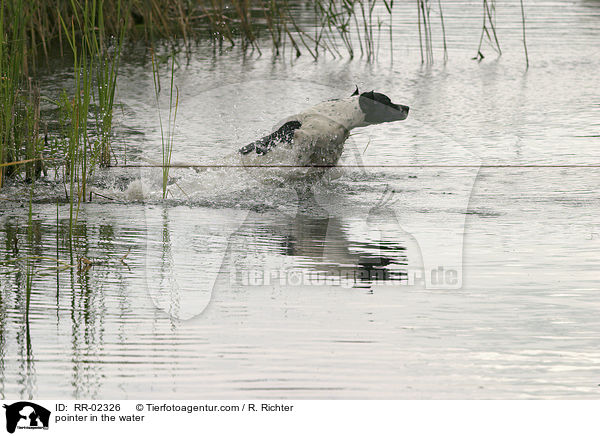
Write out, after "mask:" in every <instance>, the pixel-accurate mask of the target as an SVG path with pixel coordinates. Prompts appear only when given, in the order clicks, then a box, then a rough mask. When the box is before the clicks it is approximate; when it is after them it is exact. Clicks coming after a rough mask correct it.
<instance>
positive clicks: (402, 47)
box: [0, 1, 600, 398]
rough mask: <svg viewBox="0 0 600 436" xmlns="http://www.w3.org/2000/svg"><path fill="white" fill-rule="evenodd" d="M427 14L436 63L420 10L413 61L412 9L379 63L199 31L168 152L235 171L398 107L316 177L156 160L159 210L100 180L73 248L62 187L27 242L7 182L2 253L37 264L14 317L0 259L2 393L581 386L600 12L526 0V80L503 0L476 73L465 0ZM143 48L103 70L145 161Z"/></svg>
mask: <svg viewBox="0 0 600 436" xmlns="http://www.w3.org/2000/svg"><path fill="white" fill-rule="evenodd" d="M443 7H444V18H445V24H446V32H447V41H448V47H449V62H448V63H447V64H444V63H443V52H442V50H441V47H442V45H441V33H440V31H439V30H440V29H439V24H438V23H436V22H435V21H436V20H437V15H436V11H437V9H436V7H434V11H433V17H434V18H433V23H434V28H433V30H432V33H433V35H434V38H435V41H434V48H435V53H434V55H435V59H436V63H435V64H434V65H433V66H431V67H424V66H422V65H421V62H420V54H419V44H418V29H417V27H416V24H415V23H416V11H415V10H414V5H412V3H411V4H406V5H404V4H401V5H398V8H397V9H396V10H395V12H394V18H393V20H394V21H393V23H394V50H393V62H392V60H391V54H390V49H389V39H388V37H389V35H388V34H387V33H386V31H385V30H384V31H383V33H382V35H381V38H380V40H379V41H380V48H379V52H378V61H377V62H376V63H374V64H369V63H366V62H364V61H361V60H360V59H355V60H352V61H350V60H348V59H347V58H346V59H332V58H331V57H323V58H320V59H319V60H318V61H316V62H315V61H314V60H313V59H312V58H310V57H309V56H303V57H300V58H299V59H291V58H290V56H289V53H287V54H286V56H285V58H284V59H280V60H273V58H272V57H271V56H270V55H269V54H268V53H263V56H261V57H258V56H244V55H243V54H242V53H240V52H239V51H238V50H237V49H235V48H234V49H229V50H228V52H227V53H225V54H224V55H222V56H218V57H216V58H215V57H213V54H212V48H211V47H210V45H208V44H204V45H203V44H201V45H199V46H198V47H197V48H195V49H194V52H193V56H192V57H191V59H190V61H189V63H188V64H185V62H183V63H182V64H181V66H180V67H179V68H178V69H177V71H176V73H175V74H176V75H175V83H176V84H177V86H178V88H179V92H180V97H179V99H180V103H179V108H178V116H177V127H176V131H175V141H174V143H175V147H174V152H173V161H174V162H176V163H188V164H199V165H212V164H215V165H222V164H223V163H231V162H235V159H234V158H232V157H231V155H232V154H234V152H235V150H237V149H238V148H239V147H240V146H242V145H244V144H246V143H248V142H251V141H252V140H254V139H256V138H257V137H260V136H262V135H264V134H266V133H268V132H269V131H270V129H272V128H273V126H274V125H276V123H277V122H278V121H279V120H280V119H282V118H285V117H286V116H288V115H290V114H293V113H295V112H298V111H300V110H303V109H304V108H306V107H307V106H310V105H312V104H315V103H318V102H320V101H322V100H324V99H327V98H339V97H343V96H346V95H349V94H351V93H352V92H353V90H354V86H355V84H357V85H358V86H359V87H360V89H361V90H370V89H375V90H376V91H380V92H384V93H386V94H388V95H389V96H390V97H391V98H392V100H393V101H395V102H398V103H401V104H407V105H409V106H411V113H410V116H409V118H408V119H407V120H406V121H404V122H400V123H393V124H389V125H381V126H372V127H368V128H364V129H358V130H356V131H354V132H353V133H354V134H353V135H352V136H351V137H350V139H349V140H348V142H347V145H346V151H345V153H344V156H343V158H342V162H341V165H343V166H344V168H341V169H339V170H335V171H334V172H332V173H330V174H328V175H326V176H324V177H322V178H320V179H319V180H312V181H310V182H307V181H303V180H294V181H290V180H289V179H287V178H286V177H285V172H284V173H283V174H282V172H281V170H277V169H270V170H265V169H252V168H210V169H202V170H198V171H196V170H194V169H188V168H186V169H176V170H173V171H172V173H171V181H170V185H169V190H170V194H169V199H168V200H167V201H166V202H163V201H162V200H161V195H162V191H161V184H160V177H161V174H160V171H156V170H155V169H151V168H126V169H125V168H112V169H110V170H104V171H100V172H99V173H98V175H97V177H96V178H95V180H94V182H93V183H92V188H91V189H92V191H93V192H94V193H96V194H100V195H103V196H104V197H100V196H95V197H93V201H92V202H91V203H87V204H82V206H81V208H80V210H79V216H78V223H77V225H76V227H75V228H74V230H73V232H74V238H73V246H74V251H73V255H71V253H70V251H69V249H68V237H67V235H68V214H69V212H68V206H67V205H64V204H59V205H58V207H57V205H56V200H57V199H60V201H62V195H63V194H62V193H63V187H62V185H57V184H56V183H55V182H53V181H52V180H49V181H45V182H42V184H41V185H40V186H38V188H39V191H38V194H36V201H35V202H34V205H33V215H32V231H31V233H30V236H28V230H27V228H28V226H27V220H28V217H27V215H28V213H27V212H28V202H27V194H26V192H23V190H22V188H19V187H8V188H7V189H5V190H3V191H2V193H1V197H2V199H0V207H1V208H2V215H1V216H0V240H1V241H2V244H1V245H0V259H2V260H10V259H14V258H17V257H23V256H27V255H30V256H37V257H36V258H31V259H30V263H31V264H32V265H34V268H35V275H34V278H33V286H32V295H31V306H30V312H29V322H28V323H26V322H25V318H24V313H25V304H26V302H25V287H26V286H25V276H26V275H25V272H26V265H27V263H26V261H25V260H23V261H21V262H19V263H17V264H16V266H13V265H14V264H10V267H9V264H3V265H2V266H0V268H2V269H1V270H0V272H1V273H0V394H1V395H2V397H3V398H15V397H20V398H60V397H63V398H64V397H67V398H198V397H204V398H248V397H259V398H270V397H277V398H595V397H597V395H598V383H600V380H599V379H598V373H599V372H598V371H599V369H600V352H598V348H599V347H598V340H597V338H598V337H599V336H600V322H599V321H598V316H597V313H598V312H597V311H598V308H599V304H598V303H599V302H600V297H599V296H598V295H599V294H598V280H597V275H598V269H599V266H600V257H599V256H598V248H599V243H600V222H599V221H598V213H597V212H598V207H599V205H600V190H599V188H598V185H599V183H598V182H599V181H600V180H599V176H600V169H598V168H595V167H581V166H582V165H591V164H598V163H599V162H600V160H599V154H600V152H599V148H598V127H599V123H598V119H599V117H598V115H599V108H600V106H599V105H598V94H597V90H598V89H599V85H600V83H599V82H600V80H599V79H598V75H597V72H598V70H599V58H598V37H599V36H600V21H599V20H600V4H599V3H598V2H595V1H576V2H560V1H532V2H526V8H527V15H528V27H527V41H528V47H529V56H530V68H529V69H528V70H526V69H525V61H524V56H523V52H522V45H521V40H520V38H521V29H520V25H521V21H520V9H519V4H518V2H517V3H514V4H512V3H511V4H501V3H499V4H498V5H497V12H498V17H497V25H498V33H499V39H500V44H501V47H502V50H503V56H502V57H500V58H497V57H496V56H495V55H494V54H493V50H492V49H491V48H490V46H489V45H484V49H483V53H484V55H485V56H486V57H485V59H484V60H483V61H482V62H481V63H477V62H476V61H473V60H471V57H473V56H474V55H475V54H476V49H477V44H478V41H479V32H480V25H481V22H480V17H481V16H480V8H481V5H479V4H478V3H475V2H448V3H443ZM298 13H299V14H300V15H301V16H302V17H303V19H305V20H306V23H305V24H307V25H308V24H309V23H310V22H311V17H310V14H309V13H307V12H305V11H299V12H298ZM384 29H385V27H384ZM354 37H355V41H356V35H355V36H354ZM145 56H146V55H145V54H144V52H143V50H132V51H130V52H129V54H128V57H127V58H126V59H125V61H124V64H123V66H122V75H121V77H120V80H119V84H118V88H119V89H118V100H119V102H120V103H121V104H122V109H121V110H118V111H117V113H116V121H115V122H116V129H115V130H116V134H117V140H116V141H115V144H116V146H115V152H116V155H117V156H118V158H119V159H120V163H125V155H126V156H127V157H126V162H127V163H129V164H131V163H138V164H139V163H141V164H146V163H147V162H148V161H160V159H161V158H160V138H161V135H160V128H159V123H158V116H157V111H156V103H155V101H154V91H153V83H152V73H151V68H150V67H149V64H148V59H147V57H145ZM163 77H167V75H166V67H165V73H164V74H163ZM163 80H164V79H163ZM65 83H68V72H61V71H59V72H58V73H56V74H55V75H52V76H48V78H47V81H46V82H45V83H44V87H45V89H46V90H47V92H48V93H49V94H51V93H52V92H54V91H53V90H56V89H60V88H61V87H62V86H63V85H64V84H65ZM164 86H167V85H166V80H165V83H164ZM166 94H168V92H166V91H165V92H163V96H162V100H161V109H162V113H163V120H164V118H165V117H166V116H167V114H168V95H166ZM493 165H496V167H491V166H493ZM499 165H508V166H511V167H498V166H499ZM531 165H546V167H531ZM317 179H318V177H317ZM105 197H109V198H110V199H108V198H105ZM28 238H29V239H28ZM29 240H30V241H31V242H28V241H29ZM57 247H58V248H57ZM56 257H58V258H59V259H60V260H61V262H63V263H61V264H58V265H57V263H56V260H55V259H56ZM80 258H84V259H85V260H79V259H80ZM86 261H87V262H91V265H89V266H88V265H87V264H86ZM69 265H70V266H69ZM57 267H58V268H57Z"/></svg>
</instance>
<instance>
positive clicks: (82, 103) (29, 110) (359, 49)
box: [0, 0, 528, 215]
mask: <svg viewBox="0 0 600 436" xmlns="http://www.w3.org/2000/svg"><path fill="white" fill-rule="evenodd" d="M301 4H302V6H303V7H304V8H309V10H312V13H313V15H314V24H313V25H312V26H311V28H310V30H306V29H303V28H302V27H301V26H300V25H299V24H298V23H297V20H296V18H295V14H294V13H293V12H294V10H295V8H298V6H299V4H292V3H290V1H289V0H44V1H41V2H36V1H33V0H1V5H0V103H1V104H2V108H1V109H0V189H1V188H2V186H3V184H4V183H5V182H6V180H7V179H9V178H20V179H21V180H24V181H26V182H32V181H34V180H35V179H36V178H37V177H39V176H40V174H42V173H43V172H44V173H45V172H46V171H47V170H48V168H52V169H54V170H55V171H56V172H57V173H59V174H60V172H62V176H63V181H64V183H65V185H66V186H68V188H67V189H65V190H66V191H67V194H66V197H67V201H69V202H70V203H71V204H73V203H74V202H75V203H79V202H80V201H86V198H87V194H88V188H87V180H88V179H89V177H90V176H91V175H92V174H93V172H94V170H95V169H96V168H98V167H108V166H111V164H113V163H114V162H115V160H116V156H115V155H114V152H113V151H112V149H111V137H112V117H113V107H114V103H115V91H116V83H117V82H116V81H117V77H118V71H119V60H120V56H121V51H122V47H123V43H124V41H125V40H126V39H128V40H143V41H145V42H146V43H147V44H148V46H150V47H151V48H154V47H156V45H157V44H164V43H165V42H166V43H167V44H174V45H177V44H180V42H181V41H183V44H184V45H185V46H186V48H189V46H190V45H191V44H192V43H193V42H194V41H195V40H198V39H202V38H207V37H208V38H209V39H210V40H211V41H212V42H213V43H214V46H215V49H219V48H221V47H222V46H223V45H224V44H229V45H241V47H242V48H244V49H249V50H255V51H256V52H260V50H261V47H260V45H259V43H258V41H259V38H260V40H261V41H262V43H263V44H264V43H265V41H266V40H268V41H270V44H271V46H272V48H273V53H274V54H275V55H276V56H284V55H286V54H287V55H291V56H300V55H301V54H302V53H305V54H308V55H310V56H312V57H313V58H314V59H318V58H319V56H322V55H323V54H329V55H331V56H333V57H350V58H353V57H355V56H360V57H362V58H363V59H366V60H367V61H374V60H375V59H376V57H377V51H378V47H379V44H378V41H379V38H380V36H381V33H382V30H387V29H388V28H389V39H390V46H391V47H392V46H393V32H392V14H393V7H394V0H307V1H306V2H303V3H301ZM432 4H433V0H417V3H416V6H417V14H418V23H417V25H418V29H419V38H420V47H421V60H422V62H423V63H428V64H430V63H432V62H433V42H432V41H433V35H432V30H431V20H432V19H433V17H432V16H431V15H432V14H431V7H432ZM482 5H483V26H482V31H481V38H480V42H479V48H478V50H477V56H476V58H479V59H481V58H483V55H482V54H481V44H482V42H483V40H484V37H486V38H487V39H488V40H489V41H490V42H491V43H492V44H493V47H495V48H496V49H497V51H498V52H499V53H501V51H500V44H499V42H498V38H497V35H496V30H495V0H482ZM376 6H379V7H380V11H381V10H382V11H384V14H385V13H387V14H388V16H389V25H388V23H387V20H382V19H381V16H380V15H376V14H374V10H375V8H376ZM437 7H438V12H439V19H440V22H441V31H442V35H441V36H442V37H443V48H444V61H445V60H446V59H447V46H446V29H445V25H444V17H443V12H442V2H441V0H438V2H437ZM521 11H522V14H523V39H524V38H525V20H524V13H525V12H524V9H523V5H522V2H521ZM384 18H385V17H384ZM384 24H385V25H384ZM179 48H181V47H179ZM524 48H525V55H526V58H527V62H528V57H527V51H526V50H527V47H526V45H525V41H524ZM56 51H60V53H61V55H66V54H68V55H69V57H70V58H71V59H72V61H73V77H74V88H73V89H71V90H69V91H67V90H63V91H62V93H61V95H58V96H44V97H43V98H44V99H45V100H51V101H52V102H53V103H54V104H55V105H56V107H57V108H58V113H59V114H60V117H59V118H60V120H59V124H60V128H59V129H58V131H52V132H48V131H47V129H46V127H45V126H44V125H43V123H42V122H41V119H40V93H39V90H38V88H37V87H36V85H35V83H34V81H33V80H32V79H31V77H32V75H33V73H34V71H35V70H36V68H37V67H38V66H39V64H42V63H44V62H45V61H46V60H47V59H48V57H49V56H50V53H53V52H56ZM184 51H185V48H184ZM152 52H153V53H154V52H155V51H154V49H153V50H152ZM156 68H157V66H156V65H155V62H154V56H153V69H156ZM156 71H157V70H156ZM157 78H158V76H157V75H156V74H155V80H156V79H157ZM159 89H160V87H159V86H157V87H156V92H157V94H158V92H159ZM174 89H175V88H174V85H173V83H171V102H172V103H173V102H175V103H176V102H177V96H176V95H174V94H173V90H174ZM157 102H158V99H157ZM157 109H159V108H157ZM169 110H170V115H169V123H168V132H167V133H168V134H167V137H166V138H165V136H164V135H163V141H162V148H163V164H167V163H168V162H169V161H170V155H171V152H172V147H173V141H172V135H171V133H172V129H173V127H174V124H173V123H174V120H175V115H176V107H175V112H174V114H173V120H171V114H172V110H173V108H170V109H169ZM161 128H162V126H161ZM55 130H56V129H55ZM167 179H168V169H167V170H165V172H164V173H163V180H165V183H166V180H167ZM164 195H165V196H166V191H164ZM73 213H74V214H75V215H76V210H74V211H73Z"/></svg>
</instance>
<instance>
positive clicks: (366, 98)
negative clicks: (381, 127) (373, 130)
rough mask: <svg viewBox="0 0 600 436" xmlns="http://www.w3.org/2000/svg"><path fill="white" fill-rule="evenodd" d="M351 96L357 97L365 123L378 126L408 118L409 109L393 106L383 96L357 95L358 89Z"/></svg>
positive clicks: (399, 105) (376, 93)
mask: <svg viewBox="0 0 600 436" xmlns="http://www.w3.org/2000/svg"><path fill="white" fill-rule="evenodd" d="M352 95H353V96H356V95H358V103H359V105H360V110H361V111H362V112H363V114H364V116H365V123H367V124H380V123H389V122H391V121H402V120H405V119H406V117H407V116H408V111H409V107H408V106H404V105H401V104H394V103H392V101H391V100H390V98H389V97H388V96H387V95H385V94H380V93H378V92H374V91H370V92H363V93H362V94H359V92H358V88H356V91H354V94H352Z"/></svg>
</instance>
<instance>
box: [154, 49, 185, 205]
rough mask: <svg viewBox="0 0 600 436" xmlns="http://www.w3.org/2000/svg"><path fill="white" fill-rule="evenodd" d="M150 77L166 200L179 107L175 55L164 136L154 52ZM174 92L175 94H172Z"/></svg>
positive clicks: (172, 64)
mask: <svg viewBox="0 0 600 436" xmlns="http://www.w3.org/2000/svg"><path fill="white" fill-rule="evenodd" d="M152 76H153V79H154V95H155V98H156V107H157V110H158V122H159V124H160V138H161V151H162V196H163V199H166V198H167V194H168V190H167V185H168V182H169V170H170V166H171V157H172V155H173V146H174V139H175V123H176V121H177V108H178V107H179V88H177V87H176V86H175V83H174V80H175V54H174V53H173V54H172V55H171V83H170V85H171V86H170V92H169V119H168V124H167V126H168V131H167V133H166V136H165V131H164V127H163V120H162V113H161V110H160V92H161V86H160V75H159V72H158V65H157V62H156V57H155V53H154V51H153V52H152ZM174 92H175V94H174Z"/></svg>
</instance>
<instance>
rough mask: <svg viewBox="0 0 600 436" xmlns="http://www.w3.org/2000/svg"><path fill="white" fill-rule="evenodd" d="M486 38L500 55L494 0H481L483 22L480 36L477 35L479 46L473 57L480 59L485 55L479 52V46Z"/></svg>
mask: <svg viewBox="0 0 600 436" xmlns="http://www.w3.org/2000/svg"><path fill="white" fill-rule="evenodd" d="M484 36H485V37H486V40H487V41H488V42H489V43H490V45H491V46H492V48H493V49H494V50H495V51H496V52H497V53H498V55H502V49H501V48H500V42H499V41H498V35H497V34H496V1H495V0H483V22H482V25H481V36H480V37H479V46H478V47H477V55H476V56H475V57H474V58H473V59H476V60H479V61H480V60H482V59H483V58H484V57H485V56H484V55H483V53H482V52H481V46H482V44H483V41H484Z"/></svg>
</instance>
